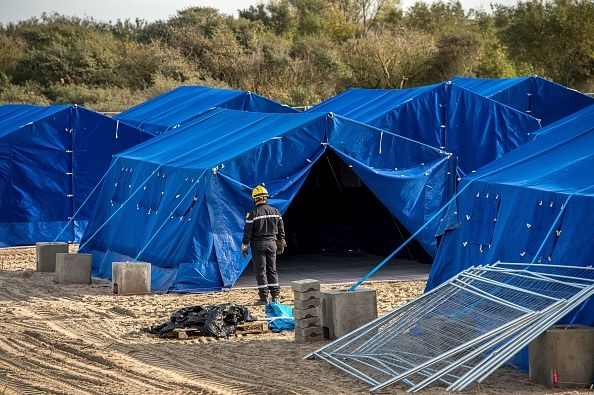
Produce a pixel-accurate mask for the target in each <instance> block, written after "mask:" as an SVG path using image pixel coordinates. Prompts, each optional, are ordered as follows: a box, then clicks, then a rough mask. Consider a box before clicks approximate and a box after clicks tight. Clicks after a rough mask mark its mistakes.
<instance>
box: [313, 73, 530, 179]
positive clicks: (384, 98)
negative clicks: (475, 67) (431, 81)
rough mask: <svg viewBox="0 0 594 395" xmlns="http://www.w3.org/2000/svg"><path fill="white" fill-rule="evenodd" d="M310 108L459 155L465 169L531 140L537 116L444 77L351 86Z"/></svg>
mask: <svg viewBox="0 0 594 395" xmlns="http://www.w3.org/2000/svg"><path fill="white" fill-rule="evenodd" d="M308 111H310V112H317V111H322V112H333V113H335V114H339V115H342V116H344V117H347V118H351V119H354V120H357V121H359V122H363V123H365V124H368V125H372V126H375V127H378V128H380V129H384V130H389V131H390V132H392V133H395V134H398V135H401V136H405V137H408V138H411V139H413V140H416V141H419V142H422V143H425V144H428V145H431V146H433V147H440V148H442V149H444V150H445V151H447V152H451V153H453V154H454V155H456V156H457V157H458V166H459V169H460V170H461V171H462V173H463V174H466V173H469V172H471V171H473V170H476V169H478V168H479V167H481V166H483V165H485V164H487V163H489V162H491V161H493V160H495V159H497V158H499V157H501V156H502V155H503V154H505V153H506V152H509V151H512V150H514V149H516V148H518V147H520V146H522V145H523V144H525V143H526V142H528V141H530V140H531V139H532V136H531V133H530V132H532V131H535V130H538V129H539V128H540V124H539V122H538V120H537V119H536V118H534V117H531V116H529V115H527V114H526V113H524V112H521V111H518V110H516V109H513V108H511V107H509V106H506V105H504V104H501V103H499V102H497V101H494V100H491V99H489V98H486V97H484V96H481V95H479V94H477V93H474V92H471V91H470V90H468V89H465V88H463V87H461V86H458V85H456V84H455V83H451V82H445V83H440V84H436V85H429V86H424V87H419V88H411V89H399V90H386V89H359V88H351V89H348V90H346V91H345V92H342V93H340V94H338V95H336V96H334V97H332V98H330V99H328V100H326V101H324V102H322V103H320V104H318V105H316V106H314V107H312V108H311V109H310V110H308Z"/></svg>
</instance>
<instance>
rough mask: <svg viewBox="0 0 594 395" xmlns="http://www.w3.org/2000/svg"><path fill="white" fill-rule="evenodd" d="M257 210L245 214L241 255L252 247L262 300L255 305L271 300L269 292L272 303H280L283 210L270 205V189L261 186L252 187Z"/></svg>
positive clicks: (243, 255) (245, 253)
mask: <svg viewBox="0 0 594 395" xmlns="http://www.w3.org/2000/svg"><path fill="white" fill-rule="evenodd" d="M252 199H254V205H255V207H254V209H253V210H252V211H250V212H249V213H247V215H246V217H245V227H244V230H243V238H242V240H241V256H242V257H243V258H244V259H245V258H247V254H248V247H249V245H251V248H252V263H253V265H254V274H255V276H256V282H257V283H258V296H259V299H258V301H256V303H254V305H256V306H260V305H265V304H267V303H268V293H269V292H270V295H271V297H272V302H274V303H278V301H279V295H280V286H279V284H278V274H277V272H276V255H277V254H279V255H280V254H282V253H283V252H284V250H285V247H286V246H287V243H286V242H285V226H284V224H283V217H282V216H281V214H280V212H279V211H278V210H277V209H276V208H274V207H272V206H270V205H268V191H267V190H266V188H264V187H263V186H262V185H258V186H257V187H255V188H254V189H253V190H252Z"/></svg>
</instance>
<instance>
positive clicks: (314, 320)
mask: <svg viewBox="0 0 594 395" xmlns="http://www.w3.org/2000/svg"><path fill="white" fill-rule="evenodd" d="M312 326H322V320H321V318H320V317H309V318H302V319H300V320H295V328H310V327H312Z"/></svg>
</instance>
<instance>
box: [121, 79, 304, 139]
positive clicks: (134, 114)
mask: <svg viewBox="0 0 594 395" xmlns="http://www.w3.org/2000/svg"><path fill="white" fill-rule="evenodd" d="M214 107H219V108H228V109H232V110H241V111H252V112H270V113H295V112H298V110H296V109H294V108H292V107H289V106H286V105H283V104H281V103H278V102H276V101H274V100H271V99H267V98H265V97H263V96H260V95H258V94H256V93H252V92H246V91H238V90H232V89H222V88H211V87H207V86H180V87H178V88H175V89H173V90H171V91H169V92H166V93H163V94H162V95H160V96H157V97H155V98H153V99H151V100H148V101H146V102H144V103H141V104H139V105H137V106H134V107H132V108H130V109H128V110H126V111H124V112H122V113H120V114H118V115H116V116H115V117H114V119H118V120H120V121H122V122H125V123H127V124H129V125H132V126H135V127H137V128H139V129H142V130H145V131H147V132H149V133H152V134H154V135H157V134H161V133H164V132H166V131H168V130H172V129H175V128H178V127H180V126H181V125H182V124H184V123H186V122H188V121H191V120H192V119H194V118H196V117H197V116H199V115H200V114H202V113H204V112H206V111H208V110H209V109H211V108H214Z"/></svg>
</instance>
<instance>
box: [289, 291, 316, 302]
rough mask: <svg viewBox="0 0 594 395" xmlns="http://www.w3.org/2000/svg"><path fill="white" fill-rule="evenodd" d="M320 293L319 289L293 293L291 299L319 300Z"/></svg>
mask: <svg viewBox="0 0 594 395" xmlns="http://www.w3.org/2000/svg"><path fill="white" fill-rule="evenodd" d="M321 298H322V293H321V291H320V290H319V289H315V290H311V291H305V292H297V291H294V292H293V299H295V300H309V299H321Z"/></svg>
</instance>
